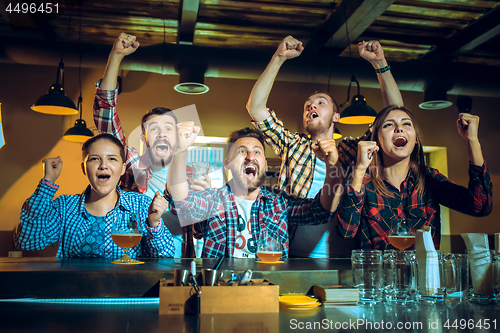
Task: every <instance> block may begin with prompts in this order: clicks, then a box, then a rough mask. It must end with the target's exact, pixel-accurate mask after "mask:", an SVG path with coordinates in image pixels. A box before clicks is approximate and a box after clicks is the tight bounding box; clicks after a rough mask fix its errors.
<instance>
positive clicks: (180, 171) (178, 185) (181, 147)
mask: <svg viewBox="0 0 500 333" xmlns="http://www.w3.org/2000/svg"><path fill="white" fill-rule="evenodd" d="M199 132H200V127H199V126H195V125H194V122H192V121H185V122H181V123H178V124H177V133H178V136H177V140H178V147H177V150H176V152H175V155H174V158H173V159H172V162H171V163H170V169H169V170H168V176H167V184H166V189H167V191H168V192H169V193H170V196H171V197H172V199H173V200H174V201H179V200H183V199H185V198H186V197H187V196H188V194H189V185H188V182H187V172H186V163H187V149H188V148H189V146H191V145H192V144H193V142H194V140H195V139H196V136H197V135H198V133H199Z"/></svg>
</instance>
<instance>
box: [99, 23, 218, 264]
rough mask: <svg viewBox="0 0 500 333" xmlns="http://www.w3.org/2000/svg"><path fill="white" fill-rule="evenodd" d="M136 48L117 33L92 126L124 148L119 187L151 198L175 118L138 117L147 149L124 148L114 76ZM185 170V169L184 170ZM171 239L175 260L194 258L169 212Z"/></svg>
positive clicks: (172, 143)
mask: <svg viewBox="0 0 500 333" xmlns="http://www.w3.org/2000/svg"><path fill="white" fill-rule="evenodd" d="M138 47H139V42H137V41H136V37H135V36H133V35H130V34H126V33H121V34H120V36H119V37H118V39H117V40H116V41H115V43H114V45H113V49H112V50H111V53H110V54H109V58H108V64H107V66H106V69H105V71H104V77H103V78H102V80H101V81H99V82H97V84H96V88H97V89H96V94H95V100H94V123H95V125H96V127H97V130H98V131H99V133H109V134H112V135H114V136H115V137H117V138H119V139H120V141H121V142H122V144H123V145H124V146H125V147H126V153H127V157H126V168H127V170H126V172H125V174H124V176H123V177H122V179H121V184H120V187H121V188H122V189H124V190H126V191H136V192H140V193H143V194H146V195H147V196H149V197H151V198H154V196H155V193H156V192H160V193H163V192H164V190H165V183H166V181H167V174H168V168H169V165H170V162H171V160H172V156H173V151H174V150H175V147H176V146H177V123H178V121H177V117H176V116H175V114H174V113H173V112H172V110H170V109H167V108H163V107H156V108H154V109H151V110H149V111H148V112H146V114H145V115H144V116H143V117H142V121H141V128H142V135H141V140H142V141H143V142H144V143H145V145H146V146H147V149H146V153H144V154H143V155H139V152H138V151H137V149H136V148H135V147H130V146H127V141H126V137H125V133H124V131H123V128H122V125H121V122H120V118H119V117H118V113H117V111H116V104H117V96H118V88H119V87H118V82H117V77H118V72H119V69H120V64H121V62H122V60H123V58H124V57H125V56H127V55H129V54H131V53H134V52H135V51H136V50H137V48H138ZM187 168H188V169H189V167H187ZM208 182H209V179H207V178H206V181H205V180H200V179H196V180H194V183H193V189H195V190H199V189H203V188H206V187H208ZM162 218H163V221H164V222H165V224H166V226H167V227H168V229H169V230H170V232H171V233H172V236H173V238H174V247H175V254H174V257H175V258H181V257H182V258H192V257H194V256H195V254H194V247H193V232H192V228H191V226H189V227H186V228H181V226H180V224H179V220H178V219H177V217H176V216H175V215H174V214H172V213H171V212H170V211H169V209H167V210H166V211H165V213H164V214H163V216H162Z"/></svg>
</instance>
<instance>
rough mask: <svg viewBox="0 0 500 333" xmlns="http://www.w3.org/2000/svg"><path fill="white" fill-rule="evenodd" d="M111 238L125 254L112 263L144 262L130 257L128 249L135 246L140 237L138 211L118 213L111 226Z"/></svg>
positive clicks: (140, 229)
mask: <svg viewBox="0 0 500 333" xmlns="http://www.w3.org/2000/svg"><path fill="white" fill-rule="evenodd" d="M111 238H112V239H113V242H115V244H116V245H118V246H119V247H121V248H122V249H123V251H125V254H124V255H123V257H121V259H119V260H116V261H113V264H143V263H144V262H142V261H138V260H135V259H132V258H130V256H129V254H128V251H129V250H130V249H131V248H133V247H134V246H137V244H139V242H140V241H141V238H142V228H141V219H140V217H139V214H138V213H130V212H123V213H118V214H117V217H116V219H115V221H114V223H113V226H112V227H111Z"/></svg>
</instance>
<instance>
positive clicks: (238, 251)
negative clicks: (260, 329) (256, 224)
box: [233, 196, 257, 258]
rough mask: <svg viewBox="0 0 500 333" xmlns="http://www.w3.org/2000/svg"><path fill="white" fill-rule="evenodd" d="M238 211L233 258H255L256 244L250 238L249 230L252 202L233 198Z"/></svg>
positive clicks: (250, 231) (250, 232)
mask: <svg viewBox="0 0 500 333" xmlns="http://www.w3.org/2000/svg"><path fill="white" fill-rule="evenodd" d="M234 198H235V199H236V207H237V209H238V232H237V234H236V244H235V246H234V254H233V255H234V257H235V258H255V252H256V251H257V242H256V241H255V239H254V238H253V237H252V230H251V228H250V223H249V221H250V212H251V210H252V205H253V203H254V200H245V199H241V198H238V197H237V196H235V197H234Z"/></svg>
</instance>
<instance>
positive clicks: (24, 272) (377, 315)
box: [0, 258, 500, 333]
mask: <svg viewBox="0 0 500 333" xmlns="http://www.w3.org/2000/svg"><path fill="white" fill-rule="evenodd" d="M144 261H145V262H146V263H145V264H143V265H130V266H123V265H113V264H111V260H109V259H56V258H0V286H1V289H0V295H1V296H0V318H1V319H0V332H72V333H73V332H255V333H256V332H270V333H275V332H297V331H301V332H498V331H500V306H499V305H496V304H493V305H479V304H472V303H467V302H465V303H450V302H442V304H434V305H432V304H425V303H417V302H415V303H410V304H407V305H395V304H390V303H385V302H384V303H380V304H376V305H357V306H335V307H326V308H323V307H318V308H312V309H308V310H290V309H280V312H279V313H258V314H244V313H242V314H218V315H205V314H202V315H200V316H189V315H186V316H184V315H161V316H160V315H159V314H158V312H159V299H158V281H159V280H160V279H162V278H167V279H169V278H172V277H173V269H176V268H184V269H189V267H190V263H191V259H146V260H144ZM195 261H196V262H197V269H198V271H200V270H201V268H211V267H213V266H214V265H215V263H216V261H217V260H216V259H195ZM284 261H285V262H284V263H282V264H275V265H269V264H267V265H264V264H259V263H256V262H255V260H253V259H234V260H227V261H224V263H223V265H222V269H223V270H224V269H232V270H235V271H245V270H246V269H251V270H252V271H253V272H254V278H266V279H269V280H270V281H272V282H274V283H276V284H279V285H280V294H286V293H303V292H305V291H307V289H309V287H310V286H311V285H313V284H317V283H323V284H338V283H340V284H344V285H349V283H350V279H351V275H350V260H349V259H285V260H284ZM487 326H489V327H488V328H487Z"/></svg>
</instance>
